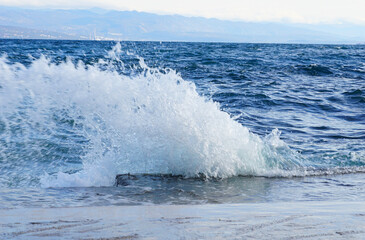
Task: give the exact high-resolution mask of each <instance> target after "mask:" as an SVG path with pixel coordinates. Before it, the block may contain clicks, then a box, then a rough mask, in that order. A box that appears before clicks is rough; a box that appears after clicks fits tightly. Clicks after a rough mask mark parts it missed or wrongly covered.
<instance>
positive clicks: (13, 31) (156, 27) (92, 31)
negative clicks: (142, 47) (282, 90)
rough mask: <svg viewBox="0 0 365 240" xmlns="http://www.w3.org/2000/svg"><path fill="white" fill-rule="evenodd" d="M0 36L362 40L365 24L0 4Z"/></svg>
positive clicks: (126, 38)
mask: <svg viewBox="0 0 365 240" xmlns="http://www.w3.org/2000/svg"><path fill="white" fill-rule="evenodd" d="M0 38H24V39H75V40H137V41H143V40H145V41H204V42H207V41H208V42H261V43H365V26H363V25H355V24H350V23H347V24H332V25H330V24H293V23H268V22H265V23H264V22H238V21H224V20H218V19H208V18H201V17H184V16H180V15H157V14H152V13H144V12H136V11H108V10H104V9H97V8H94V9H90V10H56V9H37V10H35V9H23V8H15V7H0Z"/></svg>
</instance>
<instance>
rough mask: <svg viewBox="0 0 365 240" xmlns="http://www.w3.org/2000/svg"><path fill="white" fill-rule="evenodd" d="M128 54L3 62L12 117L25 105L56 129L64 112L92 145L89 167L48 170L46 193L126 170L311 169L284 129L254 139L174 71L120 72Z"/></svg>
mask: <svg viewBox="0 0 365 240" xmlns="http://www.w3.org/2000/svg"><path fill="white" fill-rule="evenodd" d="M120 51H121V49H120V46H119V45H117V46H116V47H115V48H114V50H113V51H112V52H110V53H109V57H110V61H106V62H105V61H104V62H100V63H99V64H95V65H87V66H85V65H84V64H83V63H78V64H74V63H73V62H72V61H71V60H67V61H66V62H63V63H60V64H54V63H51V62H50V60H48V59H47V58H46V57H41V58H40V59H37V60H34V61H33V62H32V64H31V65H30V66H29V67H25V66H23V65H21V64H9V63H8V62H7V59H6V57H3V58H1V59H0V72H1V82H0V85H1V88H0V93H1V94H0V102H1V103H0V104H1V108H2V112H3V115H4V116H10V115H11V114H13V112H14V111H15V110H14V109H19V107H21V106H22V105H24V104H25V105H27V106H28V107H27V111H26V114H27V115H28V117H29V119H31V123H32V124H34V125H37V126H38V127H39V128H41V129H47V130H48V131H52V129H53V128H54V127H55V126H54V125H55V124H54V123H53V122H52V121H50V116H53V115H62V114H63V115H65V116H67V118H68V119H72V120H73V121H74V122H75V123H76V124H78V125H79V126H81V127H80V128H78V129H76V130H74V131H75V132H77V134H79V135H82V136H83V138H85V139H86V140H87V144H86V146H85V147H84V148H85V149H84V151H85V154H83V155H82V156H81V158H82V170H80V171H76V172H72V171H71V172H72V173H66V172H64V171H62V170H59V171H58V173H52V172H51V171H50V172H46V173H44V175H43V176H41V178H40V182H41V184H42V186H43V187H68V186H108V185H112V184H113V183H114V179H115V176H116V175H117V174H123V173H135V174H136V173H150V174H176V175H183V176H186V177H194V176H197V175H199V174H204V175H206V176H208V177H220V178H225V177H231V176H236V175H264V176H278V175H279V176H286V175H290V174H292V173H293V171H297V170H298V171H299V169H300V168H301V167H303V163H302V162H301V161H302V160H301V158H300V156H299V155H298V154H296V153H294V152H293V151H292V150H290V149H289V147H288V146H287V145H286V144H285V143H284V142H283V141H282V140H280V138H279V135H280V133H279V132H278V131H277V130H274V131H273V132H272V133H271V134H270V135H269V136H267V137H265V138H261V137H259V136H257V135H255V134H253V133H251V132H250V131H249V129H248V128H246V127H244V126H242V125H241V124H240V123H238V122H236V121H235V120H233V119H231V118H230V116H229V114H227V113H226V112H224V111H221V110H220V106H219V104H218V103H216V102H213V101H212V100H208V99H206V98H205V97H202V96H200V95H199V94H198V93H197V91H196V86H195V85H194V83H191V82H188V81H185V80H184V79H182V78H181V76H180V75H179V74H178V73H176V72H175V71H173V70H159V69H151V68H148V67H147V66H146V64H145V63H144V61H143V59H142V58H140V66H139V71H136V72H135V74H128V75H125V74H121V73H118V71H117V70H116V69H115V68H114V67H113V62H114V63H115V61H118V62H119V63H120V64H119V65H118V66H119V67H124V65H123V64H121V63H122V61H121V59H119V57H118V53H119V52H120ZM100 65H103V66H105V65H108V66H109V68H106V69H107V70H105V67H104V68H103V69H104V70H101V67H100ZM137 72H139V73H137Z"/></svg>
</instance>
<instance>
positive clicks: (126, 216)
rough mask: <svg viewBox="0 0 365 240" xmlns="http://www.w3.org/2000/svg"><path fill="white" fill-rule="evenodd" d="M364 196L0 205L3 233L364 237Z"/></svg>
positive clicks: (58, 236)
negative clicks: (318, 199) (306, 199)
mask: <svg viewBox="0 0 365 240" xmlns="http://www.w3.org/2000/svg"><path fill="white" fill-rule="evenodd" d="M364 222H365V204H364V203H363V202H328V201H321V202H280V203H247V204H217V205H151V206H96V207H70V208H16V209H0V223H1V224H0V232H1V233H0V238H1V239H93V240H94V239H108V240H109V239H110V240H111V239H329V238H330V239H349V238H351V239H363V238H364V236H365V224H364Z"/></svg>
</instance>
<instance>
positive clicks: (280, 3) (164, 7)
mask: <svg viewBox="0 0 365 240" xmlns="http://www.w3.org/2000/svg"><path fill="white" fill-rule="evenodd" d="M0 5H3V6H23V7H36V8H44V7H52V8H67V9H69V8H92V7H100V8H105V9H114V10H137V11H144V12H152V13H159V14H181V15H185V16H202V17H214V18H220V19H230V20H248V21H282V22H283V21H290V22H300V23H318V22H322V23H323V22H324V23H341V22H352V23H362V24H365V0H346V1H345V0H178V1H175V0H0Z"/></svg>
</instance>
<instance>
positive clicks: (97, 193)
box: [0, 40, 365, 207]
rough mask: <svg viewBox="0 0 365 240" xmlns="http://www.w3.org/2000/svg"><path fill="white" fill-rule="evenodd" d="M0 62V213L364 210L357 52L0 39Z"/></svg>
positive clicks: (362, 76)
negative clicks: (182, 207) (273, 205)
mask: <svg viewBox="0 0 365 240" xmlns="http://www.w3.org/2000/svg"><path fill="white" fill-rule="evenodd" d="M0 53H1V54H3V57H2V59H1V60H0V111H1V115H0V191H1V194H0V196H1V201H2V203H3V207H14V206H19V207H21V206H27V207H32V206H94V205H135V204H137V205H138V204H206V203H243V202H275V201H311V200H326V201H327V200H346V201H347V200H355V201H360V200H361V199H364V195H365V190H364V188H363V185H364V181H365V178H364V174H363V172H364V171H365V114H364V112H365V111H364V110H365V46H363V45H353V46H352V45H280V44H226V43H164V42H162V43H159V42H121V43H115V42H87V41H82V42H77V41H36V40H0ZM128 173H130V174H132V175H133V177H130V179H127V181H126V182H125V183H123V184H119V185H118V186H117V185H116V180H115V177H116V175H118V174H128ZM145 174H147V175H145ZM202 176H204V177H203V178H202Z"/></svg>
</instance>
